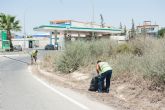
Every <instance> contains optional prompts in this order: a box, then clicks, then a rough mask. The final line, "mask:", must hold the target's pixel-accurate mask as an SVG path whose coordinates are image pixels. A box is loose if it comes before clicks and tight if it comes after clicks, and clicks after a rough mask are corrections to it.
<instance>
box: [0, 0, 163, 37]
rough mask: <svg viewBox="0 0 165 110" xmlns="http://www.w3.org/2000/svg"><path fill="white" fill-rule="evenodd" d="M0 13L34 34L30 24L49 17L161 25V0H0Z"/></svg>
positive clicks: (40, 21)
mask: <svg viewBox="0 0 165 110" xmlns="http://www.w3.org/2000/svg"><path fill="white" fill-rule="evenodd" d="M0 4H1V5H0V13H1V12H2V13H5V14H9V15H12V16H16V19H18V20H19V21H20V24H21V26H22V27H23V28H22V31H21V32H19V33H20V34H23V33H24V30H25V33H26V34H35V33H38V32H35V31H33V28H34V27H37V26H40V25H44V24H49V21H50V20H59V19H71V20H76V21H85V22H91V21H92V20H93V12H94V22H96V23H98V24H99V23H100V22H101V20H100V14H102V15H103V18H104V22H105V24H107V25H110V26H113V27H117V28H118V27H119V26H120V22H121V23H122V25H126V27H127V28H131V22H132V21H131V20H132V19H134V22H135V26H137V25H139V24H143V21H145V20H147V21H152V23H153V24H155V23H156V24H158V25H160V27H165V14H164V11H163V10H165V0H0Z"/></svg>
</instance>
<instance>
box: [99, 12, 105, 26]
mask: <svg viewBox="0 0 165 110" xmlns="http://www.w3.org/2000/svg"><path fill="white" fill-rule="evenodd" d="M100 19H101V27H102V28H103V27H104V18H103V15H102V14H100Z"/></svg>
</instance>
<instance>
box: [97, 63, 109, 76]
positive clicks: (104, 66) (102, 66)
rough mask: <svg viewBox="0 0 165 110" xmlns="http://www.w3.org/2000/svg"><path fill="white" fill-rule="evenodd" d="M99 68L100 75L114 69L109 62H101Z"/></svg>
mask: <svg viewBox="0 0 165 110" xmlns="http://www.w3.org/2000/svg"><path fill="white" fill-rule="evenodd" d="M99 67H100V72H99V73H100V74H102V73H104V72H106V71H108V70H112V68H111V67H110V66H109V64H108V63H107V62H100V63H99Z"/></svg>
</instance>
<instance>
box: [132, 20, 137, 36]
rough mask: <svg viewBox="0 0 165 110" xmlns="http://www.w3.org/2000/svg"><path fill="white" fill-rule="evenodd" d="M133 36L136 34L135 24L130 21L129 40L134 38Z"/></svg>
mask: <svg viewBox="0 0 165 110" xmlns="http://www.w3.org/2000/svg"><path fill="white" fill-rule="evenodd" d="M135 34H136V31H135V23H134V20H133V19H132V28H131V38H134V37H135Z"/></svg>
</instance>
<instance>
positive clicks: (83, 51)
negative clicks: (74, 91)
mask: <svg viewBox="0 0 165 110" xmlns="http://www.w3.org/2000/svg"><path fill="white" fill-rule="evenodd" d="M164 47H165V39H152V38H136V39H133V40H131V41H129V42H127V43H123V44H117V42H114V41H108V40H98V41H92V42H84V41H77V42H72V43H69V44H67V45H66V49H65V51H64V52H61V53H59V55H57V54H55V55H54V54H51V55H47V56H45V60H46V62H45V63H49V64H46V65H49V66H52V68H54V71H61V72H62V73H70V72H74V71H75V70H78V69H80V68H88V67H89V66H91V65H95V64H96V61H97V60H98V59H101V60H103V61H108V62H109V63H110V64H111V66H112V67H113V74H114V78H115V77H118V76H120V74H123V73H127V74H130V75H132V74H134V75H142V76H143V77H144V78H146V79H149V80H150V81H152V82H153V84H154V85H155V86H160V87H161V89H164V87H163V86H164V84H165V59H164V58H165V51H164ZM93 69H95V68H93Z"/></svg>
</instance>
